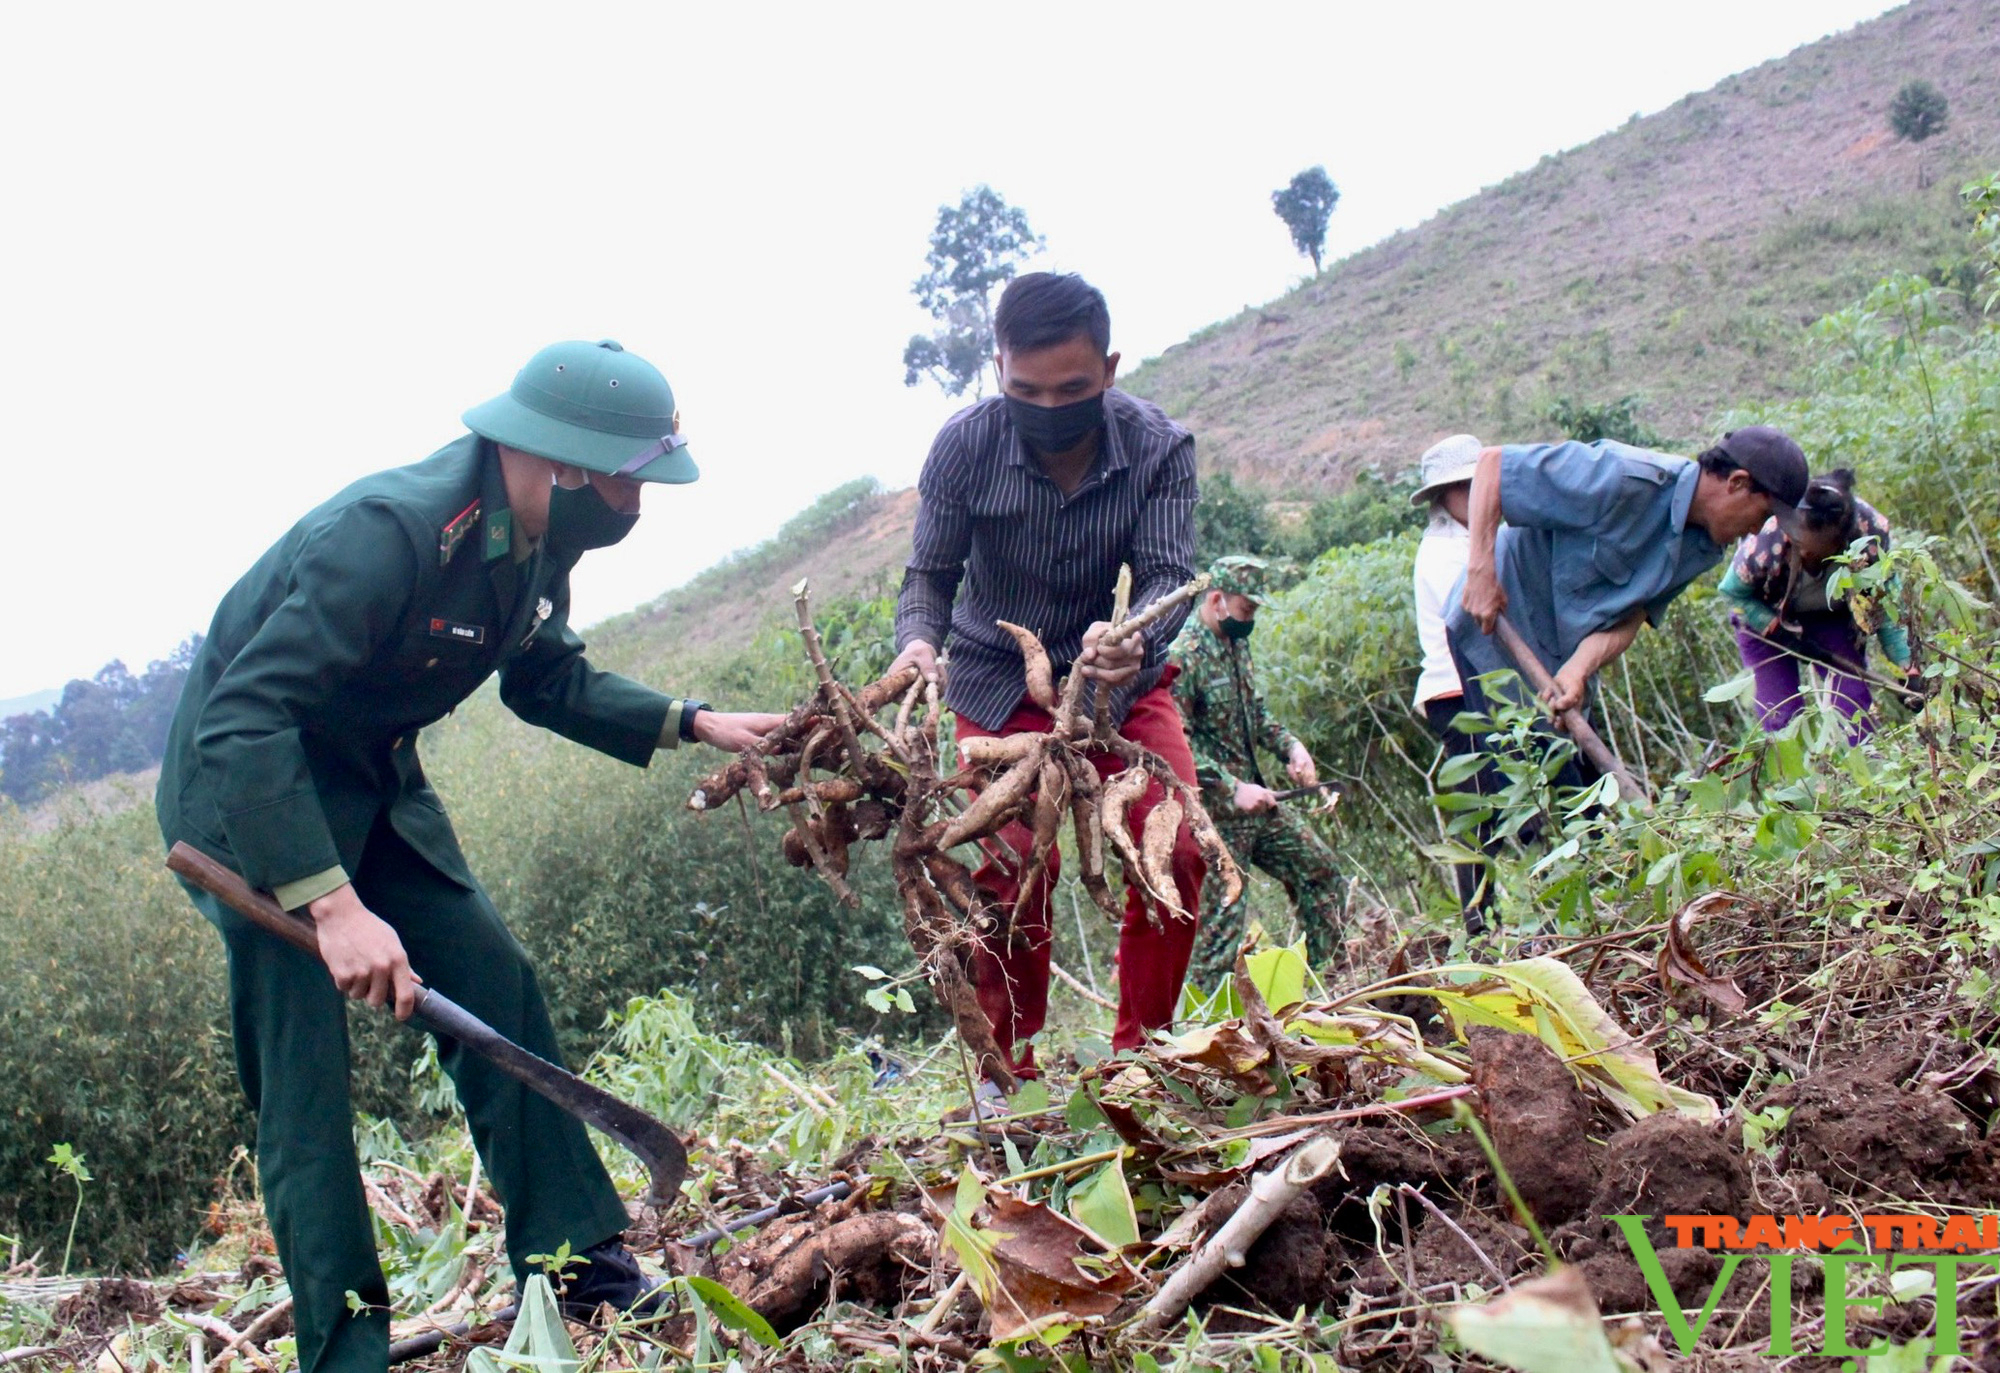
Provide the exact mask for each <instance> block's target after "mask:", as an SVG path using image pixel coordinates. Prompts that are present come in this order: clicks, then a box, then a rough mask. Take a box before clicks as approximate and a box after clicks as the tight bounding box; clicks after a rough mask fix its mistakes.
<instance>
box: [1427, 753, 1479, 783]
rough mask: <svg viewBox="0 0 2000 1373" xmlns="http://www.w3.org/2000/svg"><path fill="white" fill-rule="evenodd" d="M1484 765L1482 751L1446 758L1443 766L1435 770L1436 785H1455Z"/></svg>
mask: <svg viewBox="0 0 2000 1373" xmlns="http://www.w3.org/2000/svg"><path fill="white" fill-rule="evenodd" d="M1485 766H1486V755H1485V754H1483V753H1461V754H1458V755H1456V756H1455V757H1451V758H1447V759H1446V760H1445V762H1444V766H1443V767H1441V768H1439V769H1438V771H1437V785H1438V786H1439V787H1455V786H1457V785H1458V784H1459V783H1460V782H1463V781H1464V780H1465V779H1466V778H1468V777H1471V776H1472V775H1473V774H1475V773H1477V772H1478V771H1479V770H1480V769H1481V768H1483V767H1485Z"/></svg>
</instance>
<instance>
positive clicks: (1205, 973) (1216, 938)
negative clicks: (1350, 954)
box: [1170, 557, 1347, 991]
mask: <svg viewBox="0 0 2000 1373" xmlns="http://www.w3.org/2000/svg"><path fill="white" fill-rule="evenodd" d="M1268 575H1269V569H1268V568H1267V567H1266V565H1265V563H1264V562H1263V561H1262V560H1261V559H1258V558H1247V557H1229V558H1221V559H1218V560H1217V562H1216V563H1215V566H1214V567H1213V568H1211V569H1210V571H1209V576H1210V578H1211V581H1210V585H1209V590H1208V593H1207V595H1206V596H1205V597H1204V598H1203V599H1202V602H1201V605H1200V606H1199V607H1198V608H1197V611H1196V613H1195V614H1194V615H1191V616H1189V617H1188V622H1187V625H1186V626H1185V627H1184V628H1183V629H1182V630H1181V633H1180V637H1179V638H1177V639H1176V640H1175V641H1174V645H1173V648H1172V650H1171V651H1170V656H1171V660H1172V662H1173V663H1174V665H1175V666H1176V667H1178V668H1179V669H1180V672H1179V675H1178V676H1177V677H1175V678H1174V683H1173V690H1174V703H1175V704H1176V705H1178V706H1179V707H1180V710H1181V717H1182V719H1184V720H1185V721H1186V722H1187V735H1188V743H1189V745H1190V746H1192V748H1193V750H1194V761H1195V775H1196V776H1197V778H1198V779H1199V780H1200V782H1201V799H1202V803H1203V804H1204V805H1205V806H1207V807H1208V812H1209V814H1210V815H1211V816H1213V817H1214V819H1215V823H1216V826H1217V827H1218V828H1219V829H1220V830H1221V831H1222V837H1223V839H1224V840H1225V841H1227V843H1228V844H1229V848H1230V852H1232V853H1233V854H1235V855H1236V861H1237V863H1238V864H1240V865H1242V866H1245V867H1248V866H1250V865H1251V864H1255V865H1256V866H1257V867H1260V868H1262V869H1263V870H1264V871H1265V872H1267V873H1269V874H1270V875H1271V876H1272V877H1275V878H1276V879H1277V880H1278V881H1280V882H1282V883H1283V884H1284V887H1285V890H1286V892H1288V893H1289V894H1290V895H1291V898H1292V905H1293V906H1294V907H1295V908H1296V909H1297V911H1298V915H1299V923H1300V924H1301V925H1303V926H1304V927H1305V937H1306V952H1307V955H1308V956H1309V957H1310V958H1311V959H1312V962H1313V965H1314V966H1315V967H1324V966H1325V965H1326V963H1327V962H1328V960H1329V959H1330V958H1331V957H1332V955H1333V953H1334V950H1335V949H1336V948H1337V946H1338V938H1339V933H1340V927H1341V923H1342V919H1343V917H1344V915H1345V913H1346V908H1347V883H1346V881H1345V879H1343V878H1342V877H1341V875H1340V870H1339V866H1338V864H1337V863H1336V862H1335V859H1334V856H1333V850H1332V849H1330V848H1328V847H1327V845H1326V841H1324V840H1323V839H1321V838H1320V837H1319V836H1318V835H1316V834H1314V833H1313V832H1312V831H1311V830H1310V829H1308V828H1307V827H1306V825H1305V822H1304V821H1303V820H1302V819H1300V818H1299V815H1298V814H1297V812H1295V811H1289V810H1286V809H1285V808H1284V807H1283V806H1282V805H1281V804H1280V803H1279V801H1278V799H1277V795H1276V793H1275V792H1273V791H1272V790H1271V788H1270V787H1268V786H1266V785H1265V784H1264V774H1263V771H1262V770H1261V769H1260V768H1259V766H1258V763H1257V749H1258V748H1259V747H1260V746H1261V747H1262V748H1263V749H1265V750H1266V751H1267V752H1269V753H1270V754H1272V755H1273V756H1274V757H1276V758H1279V759H1282V760H1284V764H1285V771H1286V774H1287V775H1288V776H1289V777H1290V778H1291V780H1292V781H1293V782H1294V783H1295V784H1297V785H1299V786H1311V785H1313V784H1314V783H1316V782H1317V781H1318V780H1319V777H1318V769H1317V768H1316V767H1315V766H1314V765H1313V760H1312V755H1311V754H1309V753H1307V752H1306V748H1305V745H1304V744H1302V743H1300V742H1299V741H1298V739H1297V738H1295V737H1294V736H1293V735H1292V733H1291V731H1290V730H1287V729H1286V728H1285V727H1284V726H1282V725H1280V724H1279V723H1278V722H1277V721H1276V720H1273V719H1272V718H1271V714H1270V711H1268V710H1267V709H1266V708H1265V706H1264V695H1263V693H1262V692H1260V691H1258V690H1257V686H1256V677H1255V668H1254V667H1253V666H1252V664H1251V661H1250V645H1249V643H1248V642H1247V641H1248V639H1249V637H1250V631H1251V628H1252V626H1253V625H1254V624H1255V622H1256V617H1257V607H1258V606H1260V605H1262V604H1263V603H1264V589H1265V586H1266V584H1267V578H1268ZM1244 913H1245V906H1244V900H1243V899H1242V898H1239V899H1238V900H1237V902H1236V904H1235V905H1233V906H1229V907H1226V908H1225V907H1224V906H1223V905H1222V896H1221V886H1220V884H1219V883H1218V882H1217V881H1216V880H1215V879H1214V876H1213V875H1212V874H1211V876H1210V879H1209V882H1208V886H1207V888H1206V890H1205V892H1204V894H1203V899H1202V914H1201V929H1200V933H1199V934H1197V935H1196V937H1195V950H1194V964H1193V967H1192V969H1191V970H1190V972H1189V976H1190V978H1191V979H1193V981H1194V984H1195V986H1196V987H1198V988H1200V989H1201V990H1203V991H1208V990H1212V989H1213V988H1214V986H1215V984H1216V982H1217V981H1218V980H1219V979H1220V978H1221V977H1222V976H1224V975H1225V974H1226V973H1227V972H1228V971H1229V970H1230V969H1231V968H1232V967H1233V966H1234V965H1235V961H1236V951H1237V949H1238V947H1239V946H1240V945H1241V944H1242V942H1243V933H1244Z"/></svg>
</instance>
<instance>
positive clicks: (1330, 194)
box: [1271, 167, 1340, 276]
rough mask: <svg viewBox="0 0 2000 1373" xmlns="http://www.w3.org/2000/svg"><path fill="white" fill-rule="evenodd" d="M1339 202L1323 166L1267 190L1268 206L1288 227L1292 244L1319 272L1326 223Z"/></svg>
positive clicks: (1335, 190)
mask: <svg viewBox="0 0 2000 1373" xmlns="http://www.w3.org/2000/svg"><path fill="white" fill-rule="evenodd" d="M1339 203H1340V188H1339V187H1338V186H1336V185H1334V184H1333V178H1332V177H1330V176H1328V175H1327V174H1326V168H1324V167H1308V168H1306V169H1305V170H1304V171H1302V172H1300V173H1299V174H1298V175H1297V176H1295V177H1293V178H1292V184H1291V185H1289V186H1287V187H1285V188H1284V189H1283V190H1282V191H1273V192H1271V208H1272V209H1273V210H1275V211H1277V213H1278V218H1280V219H1282V220H1284V221H1285V227H1286V228H1287V229H1290V230H1291V231H1292V246H1293V247H1294V248H1297V249H1298V250H1299V251H1300V252H1301V253H1304V254H1305V255H1306V256H1307V257H1309V258H1311V259H1312V264H1313V275H1314V276H1318V275H1319V261H1320V254H1322V253H1324V252H1325V251H1326V223H1327V221H1328V220H1329V219H1332V218H1333V207H1334V206H1336V205H1338V204H1339Z"/></svg>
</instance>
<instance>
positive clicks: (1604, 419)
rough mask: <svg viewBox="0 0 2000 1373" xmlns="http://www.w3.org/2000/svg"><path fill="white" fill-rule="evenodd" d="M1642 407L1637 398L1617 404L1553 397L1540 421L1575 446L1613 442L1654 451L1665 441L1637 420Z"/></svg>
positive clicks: (1639, 398) (1644, 423)
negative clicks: (1603, 441)
mask: <svg viewBox="0 0 2000 1373" xmlns="http://www.w3.org/2000/svg"><path fill="white" fill-rule="evenodd" d="M1644 404H1645V400H1644V398H1643V397H1640V396H1620V397H1619V398H1618V399H1617V400H1607V401H1599V402H1591V401H1585V400H1578V399H1577V398H1576V397H1574V396H1557V397H1556V398H1555V399H1553V400H1551V401H1550V402H1549V404H1548V408H1547V409H1546V410H1544V411H1543V412H1542V418H1543V419H1544V420H1546V421H1548V423H1549V424H1550V425H1552V426H1553V427H1554V428H1555V429H1556V430H1557V432H1559V433H1560V434H1561V435H1562V436H1563V437H1564V438H1566V439H1575V440H1576V441H1577V442H1579V443H1595V442H1597V441H1598V440H1599V439H1615V440H1617V441H1618V442H1619V443H1629V444H1631V445H1632V446H1633V447H1635V448H1657V447H1658V446H1659V445H1660V444H1662V443H1664V442H1665V440H1664V439H1662V438H1661V437H1660V436H1659V435H1658V434H1657V433H1655V432H1654V431H1653V430H1652V429H1651V428H1650V427H1648V425H1647V424H1646V422H1645V421H1644V420H1642V419H1640V418H1639V407H1640V406H1641V405H1644Z"/></svg>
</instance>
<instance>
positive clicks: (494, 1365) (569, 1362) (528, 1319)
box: [465, 1273, 583, 1373]
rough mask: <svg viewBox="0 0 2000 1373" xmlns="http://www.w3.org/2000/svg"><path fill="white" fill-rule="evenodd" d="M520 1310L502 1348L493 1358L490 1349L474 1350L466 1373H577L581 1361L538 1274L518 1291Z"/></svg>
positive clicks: (553, 1293)
mask: <svg viewBox="0 0 2000 1373" xmlns="http://www.w3.org/2000/svg"><path fill="white" fill-rule="evenodd" d="M520 1306H521V1309H520V1312H519V1314H517V1315H516V1316H515V1317H514V1329H513V1330H512V1331H511V1332H510V1333H509V1334H508V1336H507V1345H506V1348H504V1349H503V1350H501V1352H500V1354H499V1355H498V1356H497V1357H496V1356H495V1355H494V1353H493V1351H492V1350H490V1349H475V1350H473V1351H472V1355H471V1357H470V1358H468V1359H467V1360H466V1361H465V1367H466V1370H467V1373H504V1371H505V1370H506V1369H508V1368H524V1367H525V1368H535V1369H540V1370H545V1373H578V1370H579V1369H580V1368H582V1366H583V1361H582V1360H581V1359H579V1358H578V1357H577V1354H576V1346H575V1345H573V1344H571V1343H570V1340H569V1331H568V1329H566V1328H565V1327H564V1325H563V1318H562V1311H561V1309H560V1308H558V1307H557V1305H556V1295H555V1292H554V1291H553V1290H552V1289H551V1288H550V1287H549V1280H548V1279H547V1278H546V1277H544V1276H543V1275H542V1274H540V1273H536V1274H534V1275H533V1276H532V1277H530V1278H529V1279H528V1282H527V1285H526V1286H525V1287H523V1288H522V1289H521V1303H520Z"/></svg>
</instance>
